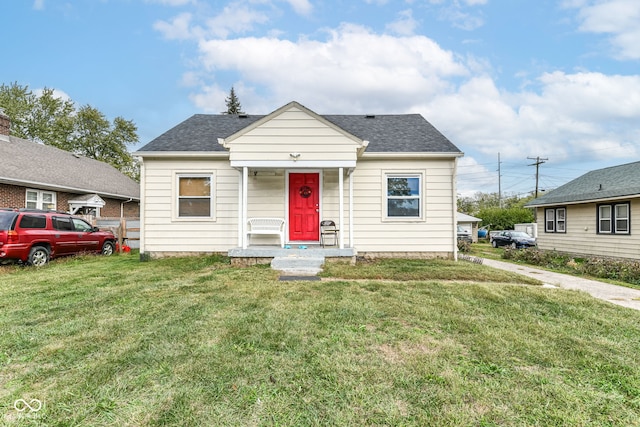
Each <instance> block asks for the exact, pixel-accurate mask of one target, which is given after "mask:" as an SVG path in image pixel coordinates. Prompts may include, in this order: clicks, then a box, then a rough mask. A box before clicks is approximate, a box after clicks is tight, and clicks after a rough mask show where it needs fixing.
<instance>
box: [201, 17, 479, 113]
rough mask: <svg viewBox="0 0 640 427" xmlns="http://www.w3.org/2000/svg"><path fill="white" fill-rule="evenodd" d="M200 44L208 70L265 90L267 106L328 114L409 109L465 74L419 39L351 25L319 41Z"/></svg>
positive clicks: (437, 49)
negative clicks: (296, 105) (289, 105)
mask: <svg viewBox="0 0 640 427" xmlns="http://www.w3.org/2000/svg"><path fill="white" fill-rule="evenodd" d="M199 46H200V51H201V60H202V65H203V67H204V68H205V70H206V71H207V72H209V73H211V72H216V71H225V70H233V71H237V72H238V73H240V75H241V76H242V79H243V80H244V81H245V82H251V84H253V85H258V86H264V87H265V88H267V90H268V91H269V93H268V94H266V96H267V97H268V98H271V100H272V104H271V105H272V106H273V105H278V104H280V103H286V102H288V101H291V100H293V99H295V100H298V101H300V102H303V103H304V102H308V103H309V105H314V106H317V107H316V108H321V109H324V111H329V112H340V111H343V112H355V111H360V112H366V111H376V110H378V111H380V110H384V111H406V110H407V109H408V108H411V103H412V102H415V98H416V97H418V98H419V99H424V98H425V97H431V96H435V95H436V94H437V93H439V92H441V91H443V90H446V88H447V86H449V85H450V83H449V81H448V79H450V78H454V77H456V76H463V75H466V74H467V72H468V71H467V69H466V67H465V66H464V64H463V63H462V62H460V61H459V59H458V58H456V57H454V55H453V54H452V53H451V52H449V51H446V50H444V49H442V48H440V47H439V46H438V45H437V44H436V43H434V42H433V41H432V40H430V39H428V38H426V37H424V36H411V37H391V36H388V35H378V34H374V33H372V32H371V31H369V30H367V29H365V28H363V27H360V26H356V25H343V26H341V27H339V28H338V29H335V30H330V31H328V36H327V39H326V40H323V41H316V40H310V39H305V38H303V39H300V40H298V41H295V42H292V41H288V40H280V39H276V38H240V39H234V40H208V41H203V42H201V43H200V45H199ZM301 97H304V98H305V99H300V98H301Z"/></svg>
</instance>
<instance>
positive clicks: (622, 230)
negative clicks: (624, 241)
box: [598, 203, 631, 234]
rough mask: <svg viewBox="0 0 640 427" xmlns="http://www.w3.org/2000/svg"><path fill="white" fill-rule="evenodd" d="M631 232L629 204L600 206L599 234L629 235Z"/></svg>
mask: <svg viewBox="0 0 640 427" xmlns="http://www.w3.org/2000/svg"><path fill="white" fill-rule="evenodd" d="M630 230H631V224H630V204H629V203H615V204H610V205H598V233H599V234H629V233H630Z"/></svg>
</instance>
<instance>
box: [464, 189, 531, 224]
mask: <svg viewBox="0 0 640 427" xmlns="http://www.w3.org/2000/svg"><path fill="white" fill-rule="evenodd" d="M534 198H535V196H534V195H530V196H527V197H520V196H517V195H514V196H509V197H504V196H503V197H500V196H499V195H498V193H482V192H477V193H475V194H474V195H473V196H472V197H459V198H458V212H462V213H466V214H467V215H471V216H474V217H476V218H480V219H482V222H481V224H480V226H481V227H487V228H488V229H490V230H513V227H514V225H515V224H523V223H529V222H534V221H535V216H534V212H533V209H530V208H525V207H524V205H526V204H527V203H528V202H529V201H531V200H533V199H534Z"/></svg>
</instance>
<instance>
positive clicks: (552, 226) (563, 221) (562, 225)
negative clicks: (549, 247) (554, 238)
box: [544, 208, 567, 233]
mask: <svg viewBox="0 0 640 427" xmlns="http://www.w3.org/2000/svg"><path fill="white" fill-rule="evenodd" d="M544 219H545V221H544V231H545V232H547V233H566V232H567V209H566V208H549V209H545V211H544Z"/></svg>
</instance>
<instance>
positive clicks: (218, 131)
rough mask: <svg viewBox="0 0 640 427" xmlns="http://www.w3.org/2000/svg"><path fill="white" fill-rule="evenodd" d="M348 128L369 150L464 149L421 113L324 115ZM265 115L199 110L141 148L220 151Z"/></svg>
mask: <svg viewBox="0 0 640 427" xmlns="http://www.w3.org/2000/svg"><path fill="white" fill-rule="evenodd" d="M320 116H321V117H323V118H324V119H326V120H327V121H329V122H331V123H333V124H334V125H336V126H338V127H339V128H341V129H343V130H344V131H346V132H348V133H350V134H352V135H353V136H356V137H358V138H360V139H362V140H363V141H369V145H368V147H367V149H366V152H367V153H380V152H383V153H384V152H386V153H425V152H426V153H460V150H459V149H458V148H457V147H456V146H455V145H453V144H452V143H451V141H449V140H448V139H447V138H446V137H445V136H444V135H442V134H441V133H440V132H439V131H438V130H437V129H436V128H435V127H433V126H432V125H431V123H429V122H428V121H427V120H425V118H424V117H422V116H421V115H420V114H393V115H388V114H385V115H375V116H374V115H320ZM264 117H266V116H265V115H246V114H240V115H236V114H196V115H194V116H191V117H190V118H188V119H187V120H185V121H184V122H182V123H180V124H178V125H177V126H175V127H173V128H172V129H169V130H168V131H167V132H165V133H163V134H162V135H160V136H159V137H157V138H155V139H154V140H152V141H151V142H149V143H148V144H147V145H145V146H144V147H142V148H141V149H140V150H139V151H140V152H159V151H174V152H181V151H220V152H224V151H226V149H225V148H224V147H223V146H222V145H220V144H219V143H218V139H225V138H227V137H229V136H231V135H233V134H235V133H236V132H238V131H240V130H242V129H244V128H245V127H247V126H250V125H251V124H253V123H255V122H256V121H258V120H261V119H262V118H264Z"/></svg>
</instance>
